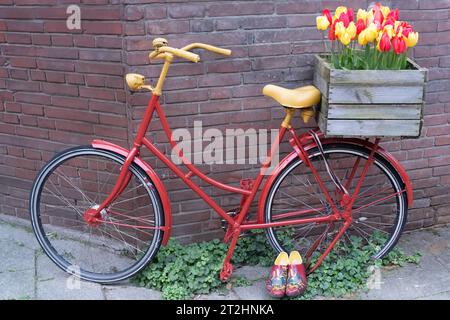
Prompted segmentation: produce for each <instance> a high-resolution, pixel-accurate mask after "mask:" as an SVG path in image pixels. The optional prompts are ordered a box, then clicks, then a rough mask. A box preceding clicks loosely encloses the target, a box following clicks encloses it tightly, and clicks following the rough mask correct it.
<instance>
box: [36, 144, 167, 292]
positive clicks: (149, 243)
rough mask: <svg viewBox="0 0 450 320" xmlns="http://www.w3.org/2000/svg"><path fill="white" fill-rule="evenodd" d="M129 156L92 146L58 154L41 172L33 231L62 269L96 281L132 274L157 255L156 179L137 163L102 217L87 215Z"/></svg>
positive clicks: (159, 216) (106, 192)
mask: <svg viewBox="0 0 450 320" xmlns="http://www.w3.org/2000/svg"><path fill="white" fill-rule="evenodd" d="M123 163H124V157H123V156H121V155H118V154H116V153H113V152H109V151H105V150H98V149H94V148H92V147H90V146H86V147H76V148H72V149H69V150H66V151H63V152H62V153H60V154H58V155H56V156H55V157H54V158H53V159H52V160H50V162H49V163H48V164H47V165H45V166H44V167H43V168H42V170H41V171H40V173H39V174H38V176H37V178H36V180H35V182H34V184H33V187H32V190H31V196H30V214H31V221H32V226H33V231H34V233H35V235H36V237H37V239H38V241H39V243H40V244H41V246H42V248H43V250H44V252H45V253H46V254H47V255H48V257H49V258H50V259H51V260H52V261H53V262H55V263H56V264H57V265H58V266H59V267H60V268H61V269H63V270H64V271H66V272H69V273H71V274H75V275H76V276H78V277H80V278H82V279H84V280H88V281H93V282H99V283H112V282H117V281H121V280H124V279H127V278H129V277H131V276H132V275H134V274H136V273H137V272H139V271H140V270H141V269H142V268H144V267H145V266H146V264H147V263H148V262H150V260H151V259H152V258H153V257H154V256H155V254H156V253H157V251H158V249H159V247H160V245H161V241H162V236H163V231H162V230H161V229H160V228H161V227H162V226H163V225H164V215H163V210H162V206H161V200H160V196H159V194H158V192H157V191H156V189H155V188H153V184H152V181H151V179H150V178H149V177H148V176H147V174H146V173H145V172H144V171H143V170H142V169H141V168H139V167H138V166H137V165H136V164H132V165H131V166H130V168H129V172H130V173H131V179H130V182H129V184H128V186H127V187H126V188H125V189H124V190H123V192H122V193H121V194H120V195H119V196H118V197H117V198H116V199H115V200H114V201H113V202H112V203H111V204H110V205H109V206H108V207H107V208H105V209H104V210H102V211H101V215H102V218H101V221H95V222H94V223H92V221H91V222H90V223H89V222H87V221H86V220H85V219H84V213H85V212H86V210H88V209H92V208H96V206H98V205H99V204H100V203H101V202H102V201H103V200H105V199H106V197H107V196H108V195H109V193H110V191H111V190H112V188H113V186H114V184H115V182H116V180H117V177H118V175H119V173H120V169H121V166H122V165H123Z"/></svg>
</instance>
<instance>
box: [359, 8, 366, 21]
mask: <svg viewBox="0 0 450 320" xmlns="http://www.w3.org/2000/svg"><path fill="white" fill-rule="evenodd" d="M368 15H369V12H367V11H366V10H363V9H359V10H358V13H357V14H356V21H358V20H361V19H362V20H364V21H366V19H367V17H368Z"/></svg>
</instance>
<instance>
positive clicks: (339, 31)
mask: <svg viewBox="0 0 450 320" xmlns="http://www.w3.org/2000/svg"><path fill="white" fill-rule="evenodd" d="M345 31H346V29H345V26H344V23H343V22H342V21H341V22H338V23H336V31H335V33H334V34H335V35H336V37H338V38H340V37H341V36H342V35H343V34H344V33H345Z"/></svg>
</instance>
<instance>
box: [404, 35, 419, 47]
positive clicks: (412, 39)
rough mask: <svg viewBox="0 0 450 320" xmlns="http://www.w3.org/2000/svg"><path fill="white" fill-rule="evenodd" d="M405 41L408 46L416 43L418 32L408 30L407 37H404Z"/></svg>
mask: <svg viewBox="0 0 450 320" xmlns="http://www.w3.org/2000/svg"><path fill="white" fill-rule="evenodd" d="M405 42H406V46H407V47H408V48H412V47H414V46H415V45H416V44H417V42H419V33H418V32H410V33H409V35H408V38H406V37H405Z"/></svg>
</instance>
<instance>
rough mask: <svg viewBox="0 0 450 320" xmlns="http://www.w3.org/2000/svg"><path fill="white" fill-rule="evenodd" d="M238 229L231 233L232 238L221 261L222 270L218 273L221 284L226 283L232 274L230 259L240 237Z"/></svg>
mask: <svg viewBox="0 0 450 320" xmlns="http://www.w3.org/2000/svg"><path fill="white" fill-rule="evenodd" d="M240 233H241V232H240V228H235V229H234V231H233V237H232V238H231V242H230V246H229V247H228V252H227V255H226V257H225V260H224V261H223V266H222V270H221V271H220V280H221V281H222V282H227V281H228V280H229V279H230V278H231V275H232V274H233V265H232V264H231V257H232V256H233V252H234V249H235V248H236V244H237V241H238V239H239V235H240Z"/></svg>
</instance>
